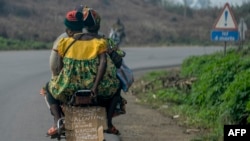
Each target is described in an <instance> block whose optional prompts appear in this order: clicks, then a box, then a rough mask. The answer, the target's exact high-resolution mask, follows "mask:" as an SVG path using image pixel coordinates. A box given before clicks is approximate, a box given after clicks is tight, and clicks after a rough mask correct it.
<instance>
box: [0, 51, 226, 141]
mask: <svg viewBox="0 0 250 141" xmlns="http://www.w3.org/2000/svg"><path fill="white" fill-rule="evenodd" d="M222 49H223V48H222V47H173V48H171V47H168V48H160V47H159V48H124V50H125V51H126V52H127V56H126V58H125V61H126V63H127V64H128V65H129V66H130V67H131V68H132V69H134V71H135V75H137V74H139V73H138V72H141V71H142V70H145V69H151V68H155V67H161V66H164V67H165V66H169V65H178V64H181V62H182V61H183V59H185V58H186V57H188V56H191V55H203V54H209V53H212V52H215V51H221V50H222ZM49 54H50V51H47V50H46V51H3V52H0V64H1V68H0V78H1V80H0V104H1V106H0V140H1V141H49V140H50V139H48V138H46V137H45V132H46V131H47V128H48V127H50V126H51V124H52V119H51V116H50V114H49V110H48V108H47V107H46V104H45V103H44V100H43V98H42V97H41V96H40V95H39V89H40V88H41V86H42V85H44V84H45V83H46V82H47V81H48V79H49V78H50V70H49V63H48V62H49Z"/></svg>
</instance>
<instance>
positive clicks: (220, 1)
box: [173, 0, 245, 7]
mask: <svg viewBox="0 0 250 141" xmlns="http://www.w3.org/2000/svg"><path fill="white" fill-rule="evenodd" d="M194 1H199V0H194ZM210 1H211V6H217V7H223V6H224V5H225V3H229V5H230V6H232V5H241V4H242V3H243V1H245V0H210ZM173 2H177V3H178V2H180V3H183V0H173Z"/></svg>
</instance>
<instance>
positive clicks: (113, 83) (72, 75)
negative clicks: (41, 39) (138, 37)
mask: <svg viewBox="0 0 250 141" xmlns="http://www.w3.org/2000/svg"><path fill="white" fill-rule="evenodd" d="M73 40H74V39H73V38H63V39H61V40H60V42H59V43H58V54H59V55H60V56H61V57H63V68H62V70H61V72H60V73H59V75H58V76H55V77H53V78H52V80H51V81H50V87H49V89H50V91H51V93H52V95H53V96H54V97H55V98H56V99H59V100H61V101H63V102H67V101H68V99H69V98H70V97H69V96H71V95H72V94H73V93H74V92H75V91H76V90H79V89H90V88H92V86H93V84H94V81H95V77H96V74H97V71H98V66H99V59H98V55H99V54H101V53H103V52H106V51H107V40H105V39H104V38H100V39H99V38H93V39H90V40H77V41H76V42H75V43H74V44H73V45H72V46H71V47H70V48H69V49H68V51H67V53H66V54H65V56H63V55H64V53H65V51H66V49H67V47H68V46H69V44H71V42H73ZM119 85H120V81H119V80H118V79H117V77H116V67H115V66H114V64H113V63H112V61H111V60H110V58H109V57H108V56H107V69H106V71H105V74H104V77H103V79H102V80H101V82H100V83H99V85H98V95H99V96H101V97H102V98H110V97H111V96H112V95H113V94H114V93H115V92H116V91H117V89H118V87H119Z"/></svg>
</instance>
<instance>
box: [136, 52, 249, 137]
mask: <svg viewBox="0 0 250 141" xmlns="http://www.w3.org/2000/svg"><path fill="white" fill-rule="evenodd" d="M249 60H250V49H249V47H248V48H244V49H242V50H236V49H230V50H227V52H226V54H224V53H223V52H216V53H214V54H210V55H204V56H191V57H189V58H187V59H186V60H184V61H183V63H182V66H181V67H180V68H179V69H175V70H166V71H153V72H150V73H147V74H146V75H144V76H143V77H141V78H140V79H138V80H137V81H136V82H135V83H134V85H133V87H132V89H131V92H132V93H133V94H135V95H136V96H137V98H138V99H139V102H140V103H141V104H146V105H149V106H151V107H152V108H154V109H157V110H159V111H160V112H161V113H163V114H165V115H166V116H169V117H171V118H173V119H174V120H176V121H177V123H178V124H179V125H181V126H184V127H186V129H187V130H188V129H196V130H193V131H195V133H198V136H197V137H196V138H194V139H193V140H192V141H222V140H223V131H224V130H223V128H224V125H232V124H249V123H250V81H249V80H250V61H249Z"/></svg>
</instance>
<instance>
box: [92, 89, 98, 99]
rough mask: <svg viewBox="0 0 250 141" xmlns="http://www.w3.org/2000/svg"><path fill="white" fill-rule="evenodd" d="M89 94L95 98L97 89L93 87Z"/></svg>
mask: <svg viewBox="0 0 250 141" xmlns="http://www.w3.org/2000/svg"><path fill="white" fill-rule="evenodd" d="M91 94H92V96H93V97H96V96H97V88H95V87H93V88H92V89H91Z"/></svg>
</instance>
